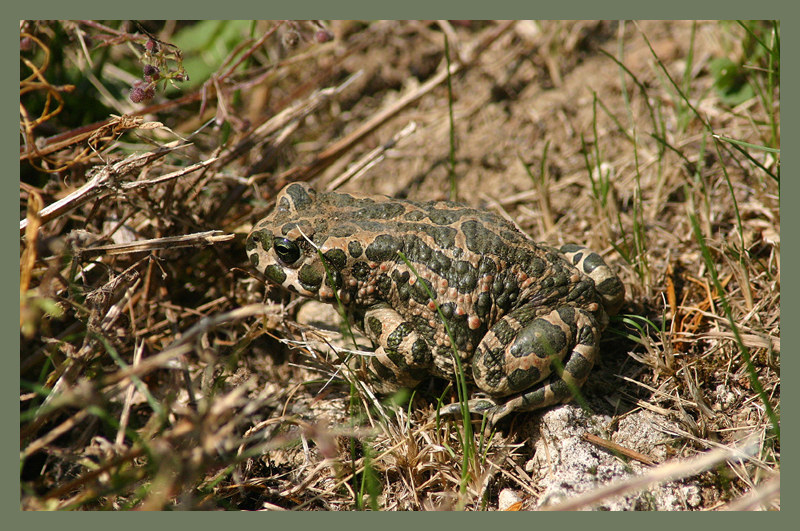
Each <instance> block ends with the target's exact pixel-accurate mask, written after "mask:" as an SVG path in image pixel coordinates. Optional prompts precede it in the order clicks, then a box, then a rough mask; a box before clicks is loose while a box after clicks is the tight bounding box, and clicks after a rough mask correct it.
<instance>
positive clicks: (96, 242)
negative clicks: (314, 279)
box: [20, 21, 780, 510]
mask: <svg viewBox="0 0 800 531" xmlns="http://www.w3.org/2000/svg"><path fill="white" fill-rule="evenodd" d="M113 26H114V28H113V29H112V28H110V27H109V26H108V25H103V24H99V23H94V22H81V23H71V22H41V23H23V24H21V30H20V37H21V54H20V55H21V58H23V59H24V60H25V61H26V62H25V63H24V64H25V65H26V67H25V68H29V71H27V72H26V70H25V68H23V69H22V74H21V75H22V79H23V81H22V82H21V84H20V93H21V110H22V113H21V130H22V131H23V135H22V136H21V145H20V159H21V161H22V163H21V175H20V219H21V223H20V236H21V238H20V271H21V282H20V336H21V351H20V365H21V367H20V411H21V413H20V429H21V440H20V459H21V478H20V479H21V492H20V505H21V507H22V508H23V509H29V510H35V509H45V508H49V509H53V508H56V509H83V510H92V509H167V508H188V509H291V510H297V509H300V510H319V509H332V510H349V509H381V510H398V509H401V510H404V509H411V510H417V509H434V508H445V509H449V508H465V509H470V510H481V509H496V508H497V507H498V498H499V497H502V496H501V493H504V492H505V493H508V492H511V493H515V494H516V495H517V498H518V501H517V502H516V503H512V504H511V505H510V506H509V505H508V504H504V505H503V508H510V509H511V510H515V509H516V510H518V509H530V508H538V507H540V505H541V504H542V502H543V501H544V500H542V499H541V497H542V495H543V491H544V490H545V489H544V487H542V484H541V483H540V481H541V479H542V478H541V477H538V476H537V475H536V473H535V470H534V468H532V467H531V466H529V465H530V463H532V462H533V459H532V458H536V459H542V458H543V456H542V455H534V443H535V442H537V440H539V442H541V441H540V439H541V437H543V435H542V433H541V431H537V430H538V429H539V428H538V426H539V424H538V419H539V418H540V417H541V412H535V413H528V414H520V415H517V416H515V417H514V418H513V419H512V420H511V422H510V423H506V424H503V425H501V426H500V429H499V430H498V431H496V432H494V433H493V434H491V435H490V436H489V437H486V436H484V435H483V434H482V432H481V430H480V429H476V430H475V434H474V436H468V438H467V441H466V444H465V439H464V432H463V430H462V428H463V426H462V423H461V422H460V421H458V420H453V419H438V418H436V416H435V414H434V412H435V410H436V406H437V397H438V396H441V397H442V399H443V400H444V402H445V403H448V402H450V401H451V400H453V397H454V396H455V392H454V391H452V390H451V389H445V388H444V386H442V385H440V384H439V383H436V382H434V383H432V384H431V385H429V386H423V387H422V388H420V389H418V390H417V392H415V393H414V394H413V395H410V396H406V397H405V399H403V397H396V398H397V400H398V402H386V401H382V400H380V399H378V398H375V397H373V396H372V395H371V393H370V391H369V389H368V388H365V387H364V386H362V385H360V384H359V382H358V381H357V380H354V379H351V378H348V376H349V373H348V371H347V369H346V367H345V366H343V364H342V363H341V361H340V357H339V356H343V355H344V353H345V352H346V351H347V349H352V346H353V345H352V342H351V341H349V340H345V341H342V342H337V341H338V340H341V339H342V337H343V336H342V335H341V334H339V333H338V332H335V333H333V334H327V335H324V334H323V333H322V332H321V331H320V329H319V326H317V321H319V320H321V319H323V317H321V316H320V315H319V314H317V313H315V310H314V309H313V308H314V307H313V306H310V305H301V304H299V302H301V301H295V300H291V299H290V298H289V297H288V295H287V294H285V293H282V292H280V291H278V290H277V289H266V288H265V287H264V285H263V284H262V283H261V282H259V281H258V280H257V279H256V278H254V276H253V274H252V271H250V269H249V267H248V265H247V262H246V256H245V252H244V237H245V236H246V234H247V232H248V230H249V228H250V227H251V226H252V224H253V223H254V222H255V221H257V220H258V219H259V218H260V217H262V216H263V215H264V214H265V213H266V212H267V211H268V210H269V209H270V208H271V198H272V197H274V194H275V193H276V191H277V190H278V189H280V188H281V187H282V186H283V185H284V184H285V183H286V182H289V181H292V180H309V181H311V182H313V183H315V185H316V186H317V187H318V188H341V189H344V190H361V191H364V190H366V191H370V192H374V193H381V194H388V195H395V196H403V197H411V198H415V199H445V198H448V196H449V194H450V191H451V180H450V179H451V177H452V178H453V179H454V180H453V181H452V183H453V189H454V190H455V191H456V193H457V196H458V199H459V200H461V201H464V202H466V203H470V204H472V205H479V206H484V207H486V208H492V209H496V210H498V211H500V212H503V213H504V214H505V215H507V216H509V217H510V218H511V219H513V220H514V221H515V222H516V223H517V224H518V226H520V227H521V228H522V229H523V230H525V231H526V232H528V233H529V234H532V235H533V236H534V238H535V239H537V240H542V241H548V242H550V243H552V244H561V243H566V242H576V243H584V244H588V245H590V246H591V247H593V248H595V249H597V250H600V251H602V252H603V254H604V255H605V256H606V257H607V260H608V261H609V262H610V263H612V264H613V265H614V266H615V267H616V268H617V269H618V270H619V272H620V276H621V278H622V279H623V281H624V282H625V284H626V287H627V289H628V297H627V301H626V304H625V306H624V308H623V311H622V314H623V315H621V316H620V318H618V319H616V320H615V321H614V322H613V323H612V326H611V329H610V330H609V331H607V332H606V336H605V337H606V338H608V340H607V341H604V343H603V360H602V361H601V362H600V363H599V364H598V366H597V367H596V368H595V370H594V372H593V376H592V378H591V379H590V381H589V383H587V385H586V386H585V388H584V390H583V392H584V397H585V398H586V402H588V404H589V405H590V406H591V408H592V410H593V411H595V412H597V413H602V414H604V415H606V417H603V418H605V419H607V420H608V421H607V422H604V424H603V426H602V430H601V431H602V432H603V433H606V434H607V436H606V437H601V440H597V438H595V439H591V440H593V441H594V442H593V443H592V444H606V443H604V442H603V440H602V439H606V440H607V442H612V441H611V440H612V439H613V440H618V439H617V437H616V435H615V431H616V430H617V427H618V426H621V425H622V423H623V422H624V420H625V419H626V418H628V417H629V416H631V415H633V414H635V413H636V412H637V411H639V410H646V411H648V414H651V415H653V416H654V417H655V418H661V419H663V420H665V421H669V422H670V423H671V424H670V426H672V428H670V429H669V432H668V433H666V435H665V437H666V442H665V443H664V444H659V447H658V449H657V450H658V452H656V449H654V448H651V447H647V448H644V451H642V449H638V450H637V449H634V448H627V447H626V445H625V444H618V445H617V447H616V448H615V447H613V446H610V447H611V448H612V450H609V451H613V452H617V453H616V454H615V455H617V456H619V457H617V458H616V459H619V460H622V461H624V462H626V463H631V464H628V465H626V466H631V467H633V469H634V470H638V471H643V474H641V475H640V476H638V477H637V478H629V479H627V480H620V481H612V482H610V484H608V485H605V486H604V487H601V488H598V489H593V490H592V491H591V492H590V493H588V494H585V495H583V496H582V497H575V498H572V499H569V500H566V501H565V502H564V503H565V505H561V506H560V508H580V507H590V506H594V505H597V504H598V503H599V504H600V505H602V504H603V503H604V501H605V500H609V499H611V498H612V497H613V496H617V495H619V493H620V492H641V491H643V490H645V489H646V488H647V486H648V485H653V484H659V485H665V484H667V483H668V482H677V483H679V484H682V485H683V486H684V487H687V486H691V488H696V489H697V490H696V491H697V493H698V497H697V499H696V500H694V501H693V502H686V503H684V504H683V507H684V508H691V509H697V510H703V509H719V508H731V509H736V508H738V509H779V508H780V499H779V474H780V433H779V425H780V424H779V415H780V213H779V198H780V186H779V183H780V154H779V148H780V107H779V101H780V98H779V96H780V93H779V88H778V87H779V75H780V63H779V60H780V57H779V56H778V55H777V54H771V53H770V50H773V49H778V46H777V44H776V43H775V42H774V41H773V40H772V39H773V37H774V35H775V34H774V31H773V30H774V29H775V27H774V26H773V24H772V23H759V24H749V23H748V24H744V25H742V24H737V23H719V22H703V23H696V24H694V23H691V22H674V23H664V22H658V23H649V22H642V23H637V24H634V23H625V24H618V23H606V22H586V21H583V22H544V23H533V22H483V23H468V22H464V21H451V22H449V23H448V22H419V21H408V22H371V23H356V22H334V23H329V24H324V25H323V24H321V23H316V22H305V23H289V22H282V23H281V22H259V23H253V24H250V23H247V24H238V23H226V24H219V25H214V23H200V24H184V23H167V24H163V25H160V26H153V27H149V28H147V29H148V30H149V31H150V32H151V33H152V34H153V35H154V36H157V37H158V38H159V39H161V40H162V41H164V42H163V43H162V44H161V45H160V46H159V50H160V52H159V51H158V50H156V51H154V52H153V53H151V54H150V57H149V59H147V61H149V62H150V63H151V64H158V66H159V68H160V69H161V71H160V75H161V76H162V78H163V77H171V82H172V83H173V84H174V85H175V86H176V87H177V88H176V89H175V88H173V89H170V90H169V91H168V92H166V93H165V92H164V90H163V87H162V85H159V86H158V87H157V88H156V90H155V91H153V95H154V97H153V98H152V99H147V96H150V95H151V94H147V93H146V92H147V90H149V89H148V88H147V86H146V85H143V84H142V83H140V84H139V88H140V89H141V90H140V92H139V93H137V94H136V95H135V98H134V99H140V98H141V97H144V98H145V101H143V102H140V103H136V104H135V103H133V102H132V101H131V99H129V91H130V90H131V88H132V87H134V83H135V82H136V81H137V79H139V80H140V81H141V79H142V76H141V75H139V74H131V73H130V72H135V71H137V69H139V70H138V71H139V72H141V69H142V62H141V61H140V58H141V56H142V55H143V54H144V51H145V48H144V46H145V43H146V42H147V41H148V37H146V36H145V35H144V34H143V33H142V31H143V30H144V28H137V27H135V26H133V25H130V24H128V25H119V24H116V25H113ZM778 29H779V28H778ZM137 31H138V33H137ZM445 35H446V36H447V39H448V49H449V64H450V74H451V75H450V79H449V83H450V86H451V90H450V91H449V90H448V75H447V71H446V64H447V61H446V60H445V55H444V49H445V45H444V36H445ZM330 36H333V37H335V38H334V39H333V40H328V38H329V37H330ZM322 41H327V42H322ZM166 42H170V43H172V44H174V45H175V46H176V48H172V47H170V46H168V45H166V44H165V43H166ZM177 52H180V53H181V54H182V56H180V55H179V54H178V53H177ZM201 58H203V59H204V61H205V63H204V62H203V61H202V60H201ZM725 61H727V62H725ZM181 68H185V72H184V70H182V69H181ZM170 69H171V71H172V72H171V73H168V71H169V70H170ZM28 73H30V76H28ZM184 73H186V74H188V75H189V76H190V77H191V80H185V79H184V78H185V76H184ZM69 85H72V87H70V86H69ZM748 91H750V92H749V93H748ZM143 94H144V96H142V95H143ZM89 124H91V125H89ZM451 133H452V135H451ZM742 143H744V144H742ZM328 321H329V323H330V322H331V321H332V323H333V326H334V327H336V326H337V324H336V323H337V321H336V319H335V318H333V319H329V320H328ZM329 345H331V346H333V345H338V346H334V347H333V349H331V348H328V346H329ZM362 346H363V345H362ZM348 382H349V383H348ZM593 422H596V421H593ZM584 431H585V430H584ZM587 433H588V431H587ZM593 433H594V431H593ZM619 440H621V439H619ZM606 446H608V444H606ZM595 448H598V452H600V453H603V452H605V450H599V448H600V446H596V447H595ZM464 455H466V456H467V457H466V458H464V457H463V456H464ZM629 460H630V461H629ZM634 462H635V463H636V465H635V466H634V465H633V464H632V463H634ZM640 462H642V463H646V464H642V465H640V464H639V463H640ZM636 467H639V468H636ZM550 505H552V504H549V506H550ZM656 505H657V504H656ZM550 508H553V507H550Z"/></svg>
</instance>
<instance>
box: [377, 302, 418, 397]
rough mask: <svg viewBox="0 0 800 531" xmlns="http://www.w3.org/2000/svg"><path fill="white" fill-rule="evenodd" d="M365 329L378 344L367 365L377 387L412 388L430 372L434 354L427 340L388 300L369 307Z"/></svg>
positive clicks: (382, 389)
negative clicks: (387, 302)
mask: <svg viewBox="0 0 800 531" xmlns="http://www.w3.org/2000/svg"><path fill="white" fill-rule="evenodd" d="M364 332H365V333H366V335H367V337H369V338H370V339H371V340H372V342H373V344H375V345H376V349H375V354H374V357H373V358H372V363H370V364H369V369H368V370H369V378H370V383H371V384H372V386H373V387H374V388H375V391H377V392H378V393H381V394H388V393H392V392H395V391H397V390H398V389H401V388H404V387H405V388H408V389H411V388H413V387H415V386H416V385H417V384H418V383H419V382H420V381H422V380H423V379H425V378H426V377H428V376H430V371H431V365H432V361H433V356H432V354H431V349H430V347H429V345H428V343H427V341H425V339H424V338H423V337H421V336H420V335H419V334H418V333H417V332H416V330H414V328H413V327H412V326H411V324H410V323H409V322H407V321H406V320H404V319H403V317H402V316H401V315H400V314H399V313H397V312H396V311H395V310H394V309H392V308H391V307H390V306H389V305H388V304H386V303H380V304H376V305H374V306H371V307H369V308H367V310H366V311H365V313H364Z"/></svg>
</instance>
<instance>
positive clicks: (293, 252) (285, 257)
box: [272, 237, 300, 265]
mask: <svg viewBox="0 0 800 531" xmlns="http://www.w3.org/2000/svg"><path fill="white" fill-rule="evenodd" d="M272 246H273V247H274V248H275V254H277V255H278V258H279V259H280V261H281V262H283V263H284V264H285V265H291V264H293V263H295V262H297V260H298V259H299V258H300V247H298V246H297V244H296V243H294V242H293V241H292V240H289V239H287V238H277V237H276V238H275V241H274V242H273V243H272Z"/></svg>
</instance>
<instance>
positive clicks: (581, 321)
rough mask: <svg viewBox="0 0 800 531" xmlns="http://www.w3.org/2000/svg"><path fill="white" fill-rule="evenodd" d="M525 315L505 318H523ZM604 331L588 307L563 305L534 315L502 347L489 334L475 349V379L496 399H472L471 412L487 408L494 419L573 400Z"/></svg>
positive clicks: (591, 364) (584, 378) (483, 411)
mask: <svg viewBox="0 0 800 531" xmlns="http://www.w3.org/2000/svg"><path fill="white" fill-rule="evenodd" d="M523 315H524V313H523V314H522V315H520V314H519V313H517V315H515V312H511V313H510V314H509V315H508V316H507V317H509V318H510V320H511V321H514V320H515V319H516V320H517V322H519V318H520V317H521V316H523ZM501 322H502V321H501ZM498 324H499V323H498ZM495 326H497V325H495ZM502 328H503V327H502V325H501V330H502ZM600 333H601V330H600V327H599V325H598V323H597V320H596V318H595V316H594V315H592V314H591V313H590V312H587V311H585V310H580V309H576V308H573V307H562V308H560V309H558V310H555V311H553V312H551V313H549V314H546V315H543V316H542V317H536V318H534V319H530V320H529V322H528V323H527V324H526V325H524V326H523V327H522V328H520V329H518V331H517V333H516V335H515V336H513V340H511V341H510V342H509V343H507V344H506V345H505V346H504V348H503V349H502V350H499V349H496V348H495V349H493V348H492V343H493V341H491V340H490V338H491V336H489V338H487V341H486V342H487V345H484V344H483V343H482V344H481V346H479V349H478V351H477V352H476V356H475V358H474V359H473V371H474V377H475V382H476V384H477V385H478V386H480V387H481V389H483V390H484V391H486V392H487V393H488V394H489V395H491V396H492V398H479V399H473V400H470V401H469V409H470V412H472V413H486V415H487V420H488V422H489V424H495V423H496V422H497V421H499V420H500V419H502V418H503V417H505V416H506V415H508V414H510V413H513V412H518V411H530V410H533V409H539V408H543V407H547V406H551V405H554V404H559V403H562V402H567V401H569V400H571V399H572V398H573V397H574V396H575V394H577V392H578V389H579V388H580V387H581V385H583V383H584V382H585V381H586V379H587V378H588V377H589V372H590V371H591V369H592V366H593V365H594V363H595V360H596V359H597V355H598V352H599V343H600ZM494 336H495V337H498V336H497V332H495V334H494ZM503 396H507V397H508V398H501V397H503ZM454 410H455V409H454Z"/></svg>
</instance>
